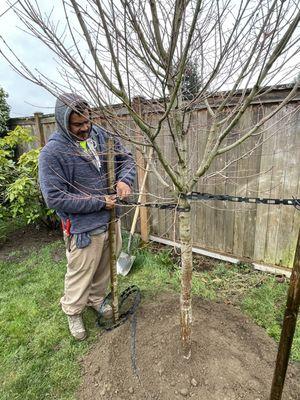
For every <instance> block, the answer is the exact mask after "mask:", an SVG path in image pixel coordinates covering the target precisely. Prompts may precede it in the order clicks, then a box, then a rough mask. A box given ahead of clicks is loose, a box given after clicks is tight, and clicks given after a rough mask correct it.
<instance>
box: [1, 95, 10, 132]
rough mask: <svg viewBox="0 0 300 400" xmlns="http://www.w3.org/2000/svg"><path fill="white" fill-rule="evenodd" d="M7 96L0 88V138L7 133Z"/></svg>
mask: <svg viewBox="0 0 300 400" xmlns="http://www.w3.org/2000/svg"><path fill="white" fill-rule="evenodd" d="M7 97H8V94H7V93H5V91H4V90H3V88H1V87H0V137H1V136H3V135H5V134H6V133H7V131H8V126H7V124H8V120H9V105H8V104H7V102H6V99H7Z"/></svg>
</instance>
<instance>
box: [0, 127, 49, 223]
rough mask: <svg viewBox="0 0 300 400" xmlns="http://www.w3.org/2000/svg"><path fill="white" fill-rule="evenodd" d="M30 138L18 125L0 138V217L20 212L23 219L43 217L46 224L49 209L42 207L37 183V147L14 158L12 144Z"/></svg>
mask: <svg viewBox="0 0 300 400" xmlns="http://www.w3.org/2000/svg"><path fill="white" fill-rule="evenodd" d="M32 141H33V138H32V137H31V136H30V134H29V132H28V130H26V129H24V128H21V127H19V126H18V127H16V128H15V129H14V130H13V131H11V132H8V134H7V135H6V136H4V137H3V138H0V218H2V219H6V218H16V217H18V216H22V217H23V218H25V220H26V221H27V223H32V222H35V221H37V220H43V221H44V222H46V223H48V224H49V221H50V220H51V219H52V216H53V211H52V210H49V209H47V208H46V206H45V203H44V201H43V198H42V195H41V192H40V190H39V186H38V156H39V153H40V149H32V150H29V151H28V152H26V153H24V154H22V155H21V157H20V158H19V159H18V160H16V158H15V149H16V146H17V145H19V144H21V143H23V144H24V143H30V142H32Z"/></svg>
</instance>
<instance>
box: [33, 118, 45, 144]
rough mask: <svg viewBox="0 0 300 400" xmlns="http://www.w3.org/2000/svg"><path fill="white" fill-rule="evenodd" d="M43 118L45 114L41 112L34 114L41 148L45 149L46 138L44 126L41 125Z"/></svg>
mask: <svg viewBox="0 0 300 400" xmlns="http://www.w3.org/2000/svg"><path fill="white" fill-rule="evenodd" d="M42 116H43V113H41V112H35V113H34V124H35V129H36V133H37V137H38V139H39V142H40V146H41V147H44V146H45V136H44V129H43V125H42V123H41V118H42Z"/></svg>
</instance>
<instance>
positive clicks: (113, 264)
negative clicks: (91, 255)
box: [107, 137, 119, 322]
mask: <svg viewBox="0 0 300 400" xmlns="http://www.w3.org/2000/svg"><path fill="white" fill-rule="evenodd" d="M107 173H108V186H109V192H110V194H113V193H114V185H115V157H114V140H113V139H112V138H111V137H110V138H108V140H107ZM108 235H109V236H108V237H109V249H110V260H109V261H110V290H111V295H112V309H113V321H114V322H117V320H118V319H119V303H118V278H117V258H116V209H115V207H114V208H113V209H112V210H110V223H109V228H108Z"/></svg>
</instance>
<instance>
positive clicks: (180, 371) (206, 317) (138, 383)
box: [77, 294, 300, 400]
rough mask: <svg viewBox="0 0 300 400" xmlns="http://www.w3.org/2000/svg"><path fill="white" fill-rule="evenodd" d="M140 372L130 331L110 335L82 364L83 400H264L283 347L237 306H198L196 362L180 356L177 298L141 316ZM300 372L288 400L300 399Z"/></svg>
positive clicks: (298, 369)
mask: <svg viewBox="0 0 300 400" xmlns="http://www.w3.org/2000/svg"><path fill="white" fill-rule="evenodd" d="M137 316H138V317H137V318H138V323H137V337H136V346H137V348H136V351H137V353H136V354H137V360H136V361H137V368H138V373H139V377H137V376H136V375H134V373H133V368H132V360H131V330H130V324H129V323H126V324H125V325H123V326H121V327H119V328H117V329H116V330H114V331H112V332H109V333H104V334H102V335H101V336H100V337H99V341H98V343H97V344H96V345H94V347H93V348H92V350H91V351H90V353H89V354H88V355H87V356H86V357H85V358H84V359H83V360H82V371H83V383H82V385H81V387H80V389H79V392H78V394H77V396H78V399H80V400H92V399H93V400H97V399H99V400H102V399H105V400H110V399H113V400H143V399H149V400H150V399H151V400H154V399H156V400H176V399H178V400H179V399H183V398H193V399H199V400H200V399H201V400H242V399H243V400H265V399H268V396H269V391H270V386H271V381H272V376H273V370H274V360H275V357H276V348H277V346H276V344H275V342H274V341H273V340H272V339H271V338H270V337H268V336H267V334H266V333H265V331H264V330H263V329H261V328H259V327H258V326H256V325H255V324H253V323H252V322H251V321H249V320H248V319H247V317H245V316H244V315H242V314H241V312H240V311H239V310H237V309H236V308H234V307H233V306H228V305H225V304H223V303H215V302H208V301H205V300H202V299H199V298H197V299H195V300H194V301H193V318H194V323H193V343H192V358H191V360H190V361H189V362H187V361H185V360H183V358H182V356H181V355H180V353H179V349H178V348H179V326H178V296H176V295H173V294H167V295H164V296H163V297H160V298H158V299H156V301H152V302H150V303H149V302H148V303H147V302H143V304H141V306H140V308H139V310H138V313H137ZM299 393H300V365H299V364H293V365H290V366H289V369H288V374H287V379H286V385H285V391H284V395H283V400H299V399H300V395H299Z"/></svg>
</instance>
